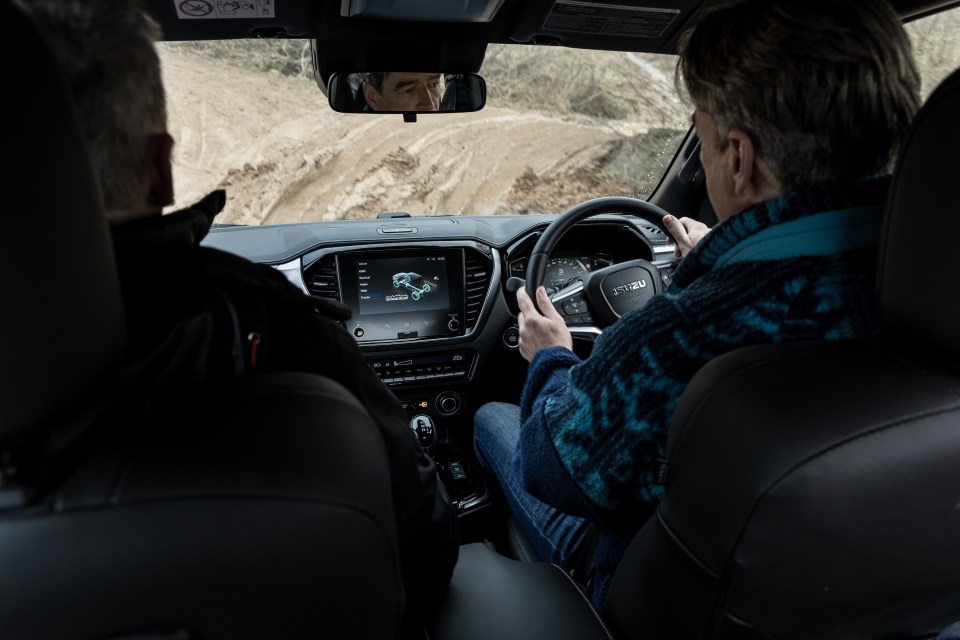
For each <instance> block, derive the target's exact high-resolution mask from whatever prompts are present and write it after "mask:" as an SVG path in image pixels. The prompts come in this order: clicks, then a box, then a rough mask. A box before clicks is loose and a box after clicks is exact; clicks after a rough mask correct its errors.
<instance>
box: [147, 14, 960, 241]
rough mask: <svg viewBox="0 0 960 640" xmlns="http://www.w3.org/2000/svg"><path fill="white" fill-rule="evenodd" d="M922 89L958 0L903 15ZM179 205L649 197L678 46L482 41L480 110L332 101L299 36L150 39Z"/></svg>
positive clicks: (945, 56) (956, 53)
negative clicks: (360, 107)
mask: <svg viewBox="0 0 960 640" xmlns="http://www.w3.org/2000/svg"><path fill="white" fill-rule="evenodd" d="M907 30H908V32H909V34H910V37H911V40H912V42H913V47H914V53H915V56H916V59H917V63H918V66H919V68H920V72H921V75H922V77H923V97H924V98H926V96H927V95H929V93H930V91H932V90H933V89H934V88H935V87H936V85H937V83H938V82H939V81H940V80H941V79H942V78H943V77H944V76H946V74H947V73H949V72H950V71H952V70H953V69H956V68H957V67H958V66H960V47H957V46H955V42H956V38H957V34H958V33H960V9H952V10H949V11H945V12H942V13H938V14H935V15H932V16H930V17H927V18H923V19H920V20H916V21H914V22H911V23H910V24H909V25H907ZM160 52H161V58H162V61H163V65H164V67H163V68H164V80H165V83H166V86H167V91H168V107H169V119H170V133H171V134H172V135H173V137H174V139H175V140H176V146H175V148H174V181H175V187H176V195H177V203H176V206H175V207H171V208H169V209H168V211H169V210H173V209H175V208H177V207H182V206H187V205H190V204H192V203H193V202H195V201H197V200H199V199H200V198H201V197H203V196H204V195H205V194H207V193H208V192H210V191H211V190H213V189H217V188H225V189H226V191H227V205H226V208H225V209H224V211H223V213H222V214H221V215H220V216H218V218H217V221H218V223H221V224H248V225H257V224H278V223H288V222H309V221H318V220H341V219H350V218H373V217H376V216H377V215H378V214H380V213H384V212H406V213H409V214H411V215H480V214H503V213H555V214H556V213H562V212H563V211H565V210H566V209H568V208H569V207H571V206H573V205H575V204H577V203H579V202H582V201H584V200H588V199H590V198H594V197H599V196H610V195H623V196H634V197H640V198H647V197H648V196H649V195H650V193H651V192H652V191H653V190H654V189H655V188H656V186H657V185H658V183H659V181H660V179H661V176H662V175H663V173H664V171H665V169H666V167H667V165H668V163H669V162H670V160H671V159H672V158H673V156H674V154H675V153H676V150H677V148H678V146H679V145H680V142H681V141H682V138H683V136H684V135H685V134H686V132H687V130H688V129H689V126H690V123H689V121H688V119H689V113H690V111H691V107H690V106H689V105H687V104H685V103H684V102H683V101H682V100H681V99H680V97H679V96H678V95H677V92H676V89H675V87H674V82H673V74H674V67H675V64H676V58H675V57H673V56H664V55H652V54H640V53H624V52H613V51H586V50H578V49H566V48H563V47H533V46H521V45H490V46H489V47H488V49H487V55H486V58H485V60H484V63H483V67H482V69H481V74H482V75H483V76H484V77H485V79H486V81H487V90H488V96H487V106H486V107H485V108H484V109H483V110H482V111H479V112H476V113H444V114H437V115H422V116H420V117H419V121H418V122H416V123H405V122H403V120H402V117H401V116H399V115H396V114H394V115H370V114H343V113H336V112H334V111H333V110H332V109H330V107H329V105H328V104H327V99H326V97H325V96H324V95H323V94H322V93H321V92H320V90H319V89H318V88H317V85H316V83H315V82H314V80H313V75H312V71H311V61H310V47H309V42H308V41H306V40H227V41H215V42H199V43H197V42H184V43H161V45H160Z"/></svg>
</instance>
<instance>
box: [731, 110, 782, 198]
mask: <svg viewBox="0 0 960 640" xmlns="http://www.w3.org/2000/svg"><path fill="white" fill-rule="evenodd" d="M727 146H728V149H727V162H729V163H730V165H729V167H728V168H729V169H730V178H731V180H732V182H733V184H732V187H733V196H734V198H736V199H737V201H738V202H739V204H740V207H741V208H742V209H743V208H746V207H748V206H750V205H753V204H756V203H757V202H762V201H764V200H769V199H770V198H774V197H777V196H778V195H780V185H779V182H777V181H776V180H774V179H773V177H772V175H771V173H770V171H769V168H768V167H767V165H766V164H765V163H764V161H763V159H762V158H760V155H759V154H758V153H757V147H756V145H755V144H754V142H753V138H751V137H750V134H749V133H747V132H746V131H743V130H742V129H731V130H730V133H728V134H727Z"/></svg>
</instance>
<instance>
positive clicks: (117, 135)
mask: <svg viewBox="0 0 960 640" xmlns="http://www.w3.org/2000/svg"><path fill="white" fill-rule="evenodd" d="M17 1H18V3H19V4H20V5H21V6H22V7H23V9H24V11H25V12H26V13H28V14H29V15H31V16H32V18H33V19H34V20H35V21H36V22H37V23H38V25H39V26H40V29H41V31H42V33H43V34H44V35H45V36H46V38H47V40H48V42H49V44H50V47H51V49H52V51H53V54H54V56H55V58H56V60H57V64H58V66H59V67H60V69H61V75H62V76H63V78H64V80H65V81H66V84H67V86H68V88H69V89H70V92H71V94H72V95H73V99H74V103H75V106H76V109H77V111H78V115H79V118H80V123H81V125H82V128H83V131H84V133H85V134H86V138H87V142H88V146H89V147H90V151H91V155H92V158H93V164H94V170H95V171H96V173H97V176H98V177H99V180H100V187H101V190H102V192H103V194H102V195H103V199H104V205H105V208H106V211H107V216H108V218H109V217H110V213H111V212H112V211H115V210H119V209H124V208H126V207H128V206H129V205H130V204H131V203H133V202H134V198H135V195H136V193H137V188H138V186H139V184H140V181H141V179H142V177H143V174H144V170H145V168H146V163H147V161H148V155H147V154H148V152H149V149H150V145H149V141H150V137H151V135H153V134H158V133H166V131H167V108H166V99H165V96H164V89H163V79H162V76H161V70H160V58H159V56H158V55H157V51H156V48H155V46H154V42H155V41H156V40H158V39H160V36H161V32H160V28H159V26H158V25H157V23H156V22H154V21H153V19H151V18H150V17H149V16H148V15H147V14H146V13H145V12H144V10H143V9H142V8H141V5H140V3H139V2H138V1H137V0H128V1H124V2H116V0H17Z"/></svg>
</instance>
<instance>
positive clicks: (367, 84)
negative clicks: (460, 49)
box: [327, 71, 487, 114]
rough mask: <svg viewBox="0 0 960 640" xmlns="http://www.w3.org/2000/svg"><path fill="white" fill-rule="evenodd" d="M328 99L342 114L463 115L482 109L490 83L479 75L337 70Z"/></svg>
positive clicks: (332, 77)
mask: <svg viewBox="0 0 960 640" xmlns="http://www.w3.org/2000/svg"><path fill="white" fill-rule="evenodd" d="M327 98H328V99H329V101H330V108H331V109H333V110H334V111H339V112H340V113H404V114H413V113H437V112H447V113H454V112H455V113H462V112H468V111H479V110H480V109H482V108H483V105H484V104H486V101H487V84H486V82H485V81H484V79H483V78H482V77H481V76H480V75H479V74H477V73H443V72H439V71H434V72H413V71H376V72H351V73H346V72H339V71H335V72H333V73H332V74H330V78H329V80H328V81H327Z"/></svg>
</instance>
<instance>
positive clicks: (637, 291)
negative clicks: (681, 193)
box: [508, 197, 669, 329]
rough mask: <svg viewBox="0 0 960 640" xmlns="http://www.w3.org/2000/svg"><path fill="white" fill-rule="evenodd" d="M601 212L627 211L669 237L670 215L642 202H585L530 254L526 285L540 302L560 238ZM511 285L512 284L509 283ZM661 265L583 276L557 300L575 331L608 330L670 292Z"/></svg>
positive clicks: (641, 263)
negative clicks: (538, 294) (666, 224)
mask: <svg viewBox="0 0 960 640" xmlns="http://www.w3.org/2000/svg"><path fill="white" fill-rule="evenodd" d="M600 213H625V214H631V215H635V216H638V217H640V218H643V219H644V220H647V221H649V222H652V223H653V224H655V225H657V226H658V227H659V228H660V229H661V230H662V231H663V232H664V233H667V234H668V235H669V232H668V231H667V229H666V228H665V227H664V225H663V216H665V215H667V212H666V211H664V210H663V209H661V208H660V207H657V206H656V205H653V204H650V203H649V202H646V201H645V200H639V199H636V198H623V197H607V198H595V199H593V200H587V201H586V202H582V203H580V204H578V205H576V206H575V207H573V208H572V209H569V210H568V211H566V212H565V213H563V214H561V215H560V216H558V217H557V219H556V220H554V221H553V222H552V223H550V226H549V227H547V229H546V230H545V231H544V232H543V234H542V235H541V236H540V239H539V240H537V244H536V245H535V246H534V248H533V252H532V253H531V255H530V261H529V263H528V268H527V280H526V283H525V284H524V286H525V287H526V290H527V293H528V294H530V297H531V298H532V299H533V300H534V304H536V290H537V288H538V287H539V286H540V285H542V284H543V280H544V277H545V274H546V267H547V261H548V260H549V259H550V254H551V252H552V251H553V249H554V248H555V247H556V246H557V243H558V242H559V241H560V238H561V237H562V236H563V234H564V233H565V232H567V231H568V230H569V229H570V228H571V227H573V226H574V225H576V224H577V223H578V222H580V221H582V220H584V219H586V218H589V217H591V216H594V215H597V214H600ZM508 284H509V283H508ZM665 288H666V287H665V284H664V280H663V278H662V276H661V274H660V272H659V270H658V268H657V267H656V266H654V265H653V264H652V263H650V262H648V261H647V260H630V261H628V262H621V263H618V264H614V265H611V266H609V267H604V268H603V269H599V270H597V271H594V272H591V273H588V274H583V276H582V277H581V278H580V280H579V281H573V282H570V283H567V284H566V285H565V286H563V287H562V288H561V289H560V290H559V291H556V292H555V293H554V294H553V295H552V296H551V302H552V303H553V306H554V308H555V309H556V310H557V312H558V313H559V314H560V315H561V316H562V317H563V318H564V319H565V320H566V322H567V325H568V326H570V327H571V328H573V327H585V328H586V327H589V328H594V327H595V328H597V329H602V328H603V327H606V326H609V325H611V324H613V323H614V322H616V320H617V318H619V317H620V316H622V315H624V314H625V313H627V312H629V311H632V310H634V309H639V308H640V307H642V306H643V305H645V304H646V303H647V302H649V301H650V300H651V299H652V298H653V296H654V295H656V294H658V293H662V292H663V291H664V290H665Z"/></svg>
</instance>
